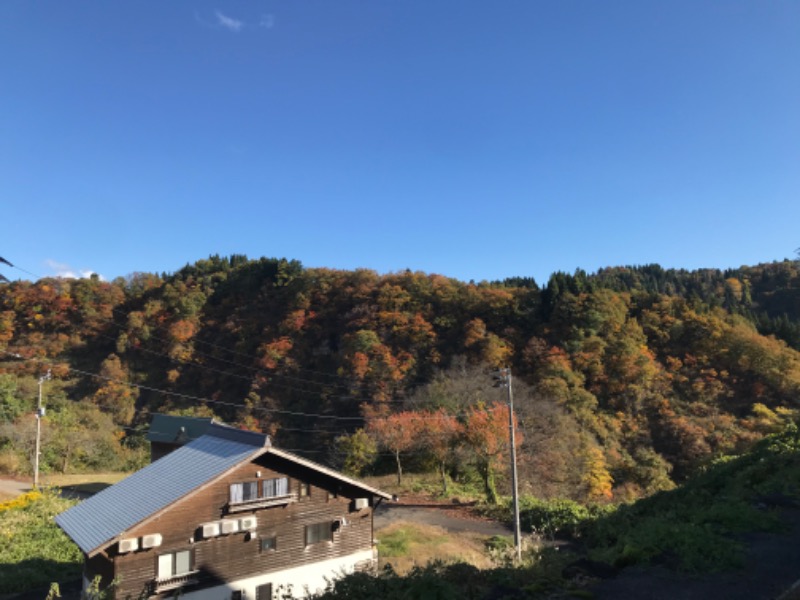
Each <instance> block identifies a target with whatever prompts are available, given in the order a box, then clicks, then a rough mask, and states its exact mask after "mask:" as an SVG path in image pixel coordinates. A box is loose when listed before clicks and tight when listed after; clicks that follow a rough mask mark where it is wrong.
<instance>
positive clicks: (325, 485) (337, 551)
mask: <svg viewBox="0 0 800 600" xmlns="http://www.w3.org/2000/svg"><path fill="white" fill-rule="evenodd" d="M257 471H260V477H258V476H257V474H256V472H257ZM282 476H288V477H289V478H290V479H289V490H290V492H292V493H293V494H294V497H295V498H296V500H295V501H292V502H290V503H288V504H285V505H281V506H274V507H269V508H258V509H253V510H246V511H241V512H234V513H229V512H228V503H229V493H230V492H229V489H230V485H231V484H232V483H239V482H245V481H263V480H265V479H270V478H273V477H282ZM300 481H306V482H308V483H310V485H311V487H310V494H309V496H307V497H305V498H300V497H298V496H299V487H300ZM359 497H366V494H365V492H363V491H362V490H359V489H358V488H354V487H351V486H347V485H344V484H342V483H340V482H338V481H337V480H335V479H332V478H330V477H327V476H324V475H323V474H320V473H319V472H316V471H311V470H310V469H307V468H305V467H300V466H297V465H295V464H294V463H291V462H289V461H285V460H283V459H280V458H279V457H275V456H271V455H269V454H267V455H265V456H262V457H261V458H259V459H258V460H257V461H256V462H255V463H248V464H246V465H242V466H240V467H238V468H237V469H235V470H234V471H233V472H231V473H229V474H227V475H226V476H225V477H223V478H222V479H221V480H219V481H217V482H216V483H214V484H212V485H210V486H208V487H207V488H205V489H202V490H201V491H199V492H196V493H194V494H193V495H191V496H189V497H188V498H186V499H184V500H183V501H179V502H177V503H176V504H174V505H173V506H172V507H171V508H170V509H168V510H166V511H165V512H164V513H162V514H161V515H160V516H159V517H157V518H155V519H154V520H152V521H150V522H149V523H147V524H146V525H144V526H141V527H139V528H136V529H134V530H131V531H130V532H129V533H128V534H126V535H125V536H124V537H126V538H127V537H141V536H143V535H147V534H153V533H159V534H161V535H162V536H163V542H162V544H161V546H160V547H158V548H153V549H150V550H139V551H136V552H132V553H128V554H123V555H116V557H115V562H116V576H117V580H118V581H119V587H118V592H117V598H127V597H131V598H136V597H138V596H139V595H140V593H141V592H142V591H143V590H150V589H151V588H150V586H151V585H152V583H153V581H154V579H155V577H156V562H157V557H158V556H159V555H160V554H164V553H167V552H174V551H178V550H192V552H193V560H194V568H195V569H197V570H199V571H200V573H199V574H198V577H199V578H201V579H202V582H201V583H200V584H197V585H195V586H192V587H191V588H187V590H186V591H190V590H191V589H197V588H198V587H206V586H211V585H219V584H220V583H222V582H225V581H233V580H237V579H242V578H245V577H252V576H255V575H258V574H265V573H271V572H276V571H281V570H283V569H286V568H293V567H297V566H301V565H305V564H309V563H313V562H316V561H320V560H327V559H331V558H337V557H342V556H347V555H350V554H353V553H355V552H358V551H362V550H368V549H370V548H371V547H372V535H373V529H372V507H371V506H370V507H368V508H366V509H363V510H360V511H355V506H354V499H355V498H359ZM370 504H372V499H370ZM250 515H255V516H256V518H257V520H258V527H257V529H256V530H255V532H254V533H255V535H248V534H247V533H243V532H239V533H234V534H230V535H221V536H219V537H215V538H212V539H202V538H201V536H200V532H199V531H198V529H199V527H200V526H201V525H202V524H203V523H208V522H212V521H217V520H220V519H222V518H231V519H234V518H235V519H241V518H243V517H247V516H250ZM342 519H344V521H342ZM320 522H337V523H338V524H339V526H338V527H337V529H336V531H335V532H334V534H333V541H332V542H320V543H316V544H313V545H311V546H306V544H305V526H306V525H311V524H315V523H320ZM273 536H274V537H276V539H277V549H276V550H274V551H273V550H268V551H261V549H260V539H261V538H264V537H273ZM109 550H110V551H111V552H115V551H116V545H115V546H113V547H111V548H110V549H109Z"/></svg>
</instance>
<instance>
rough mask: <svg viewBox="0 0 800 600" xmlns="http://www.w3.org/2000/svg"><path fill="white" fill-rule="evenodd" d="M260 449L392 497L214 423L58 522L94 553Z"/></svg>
mask: <svg viewBox="0 0 800 600" xmlns="http://www.w3.org/2000/svg"><path fill="white" fill-rule="evenodd" d="M262 454H273V455H274V456H277V457H281V458H283V459H285V460H289V461H291V462H294V463H296V464H298V465H302V466H304V467H306V468H309V469H312V470H314V471H317V472H320V473H322V474H324V475H327V476H329V477H331V478H333V479H337V480H339V481H342V482H345V483H347V484H350V485H353V486H355V487H357V488H360V489H363V490H364V491H366V492H368V493H370V494H373V495H376V496H379V497H381V498H385V499H390V498H391V496H390V495H389V494H386V493H385V492H382V491H380V490H378V489H376V488H373V487H371V486H368V485H366V484H364V483H361V482H360V481H357V480H355V479H351V478H349V477H347V476H345V475H343V474H341V473H339V472H338V471H335V470H333V469H329V468H327V467H324V466H322V465H320V464H318V463H315V462H312V461H310V460H307V459H304V458H301V457H299V456H296V455H294V454H292V453H290V452H285V451H283V450H278V449H277V448H273V447H271V442H270V438H269V436H268V435H265V434H263V433H255V432H252V431H244V430H241V429H235V428H233V427H228V426H225V425H220V424H218V423H211V424H210V425H209V427H208V430H207V431H206V434H205V435H204V436H202V437H200V438H198V439H196V440H194V441H192V442H189V443H188V444H186V445H185V446H182V447H180V448H178V449H177V450H175V451H173V452H171V453H170V454H167V455H166V456H165V457H164V458H161V459H159V460H157V461H155V462H154V463H151V464H150V465H148V466H146V467H145V468H143V469H142V470H140V471H137V472H136V473H134V474H133V475H131V476H130V477H127V478H126V479H123V480H122V481H120V482H119V483H116V484H114V485H112V486H111V487H108V488H106V489H105V490H103V491H102V492H100V493H98V494H96V495H94V496H92V497H91V498H88V499H86V500H84V501H83V502H81V503H80V504H78V505H76V506H73V507H72V508H70V509H69V510H66V511H64V512H63V513H61V514H60V515H58V516H57V517H56V523H57V524H58V525H59V527H61V529H63V530H64V532H65V533H66V534H67V535H68V536H69V537H70V538H72V540H73V541H74V542H75V543H76V544H78V546H79V547H80V549H81V550H83V552H84V553H86V554H88V555H90V556H91V555H92V554H95V553H96V552H98V551H99V550H101V549H103V548H105V547H106V546H108V545H109V544H111V543H112V542H114V541H115V540H116V539H117V538H121V537H125V532H126V531H128V530H130V529H131V528H132V527H134V526H136V525H138V524H140V523H142V522H143V521H145V520H147V519H148V518H149V517H152V516H153V515H155V514H157V513H159V512H160V511H162V510H164V509H165V508H167V507H168V506H170V505H171V504H173V503H174V502H177V501H178V500H180V499H181V498H184V497H185V496H187V495H188V494H190V493H191V492H193V491H194V490H196V489H198V488H199V487H201V486H203V485H204V484H206V483H209V482H211V481H213V480H215V479H217V478H218V477H220V476H222V475H224V474H225V473H226V472H228V471H229V470H230V469H232V468H234V467H236V466H237V465H239V464H241V463H243V462H245V461H249V460H253V459H255V458H256V457H258V456H260V455H262Z"/></svg>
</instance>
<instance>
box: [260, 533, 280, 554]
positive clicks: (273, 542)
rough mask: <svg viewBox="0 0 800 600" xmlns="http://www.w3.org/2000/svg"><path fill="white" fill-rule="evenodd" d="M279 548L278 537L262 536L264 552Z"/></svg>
mask: <svg viewBox="0 0 800 600" xmlns="http://www.w3.org/2000/svg"><path fill="white" fill-rule="evenodd" d="M277 549H278V537H277V536H275V535H271V536H269V537H262V538H261V551H262V552H271V551H272V552H274V551H275V550H277Z"/></svg>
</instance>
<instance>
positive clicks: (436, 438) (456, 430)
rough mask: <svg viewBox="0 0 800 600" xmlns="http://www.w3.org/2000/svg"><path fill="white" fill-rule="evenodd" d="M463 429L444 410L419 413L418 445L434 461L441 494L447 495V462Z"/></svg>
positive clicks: (453, 417)
mask: <svg viewBox="0 0 800 600" xmlns="http://www.w3.org/2000/svg"><path fill="white" fill-rule="evenodd" d="M463 430H464V427H463V425H462V424H461V423H459V422H458V419H456V417H455V416H453V415H451V414H448V413H447V411H445V409H444V408H440V409H439V410H437V411H422V412H420V413H419V430H418V432H419V444H420V445H421V446H422V447H424V449H425V450H427V451H428V452H429V453H430V454H431V456H432V457H433V458H434V459H435V460H436V464H437V465H438V467H439V474H440V475H441V477H442V492H443V493H445V494H447V462H448V460H450V457H451V456H452V454H453V450H454V448H455V445H456V443H457V441H458V439H459V436H461V434H462V432H463Z"/></svg>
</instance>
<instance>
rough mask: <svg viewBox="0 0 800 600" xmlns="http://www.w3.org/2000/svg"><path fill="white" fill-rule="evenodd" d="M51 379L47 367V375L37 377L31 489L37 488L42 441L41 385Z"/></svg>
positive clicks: (42, 410) (42, 408)
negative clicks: (37, 397) (34, 447)
mask: <svg viewBox="0 0 800 600" xmlns="http://www.w3.org/2000/svg"><path fill="white" fill-rule="evenodd" d="M50 379H51V374H50V369H47V375H42V376H41V377H39V403H38V405H37V406H36V452H35V453H34V455H33V489H35V490H38V489H39V454H40V451H39V448H40V447H41V441H42V417H43V416H44V407H43V406H42V385H43V384H44V382H45V381H49V380H50Z"/></svg>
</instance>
